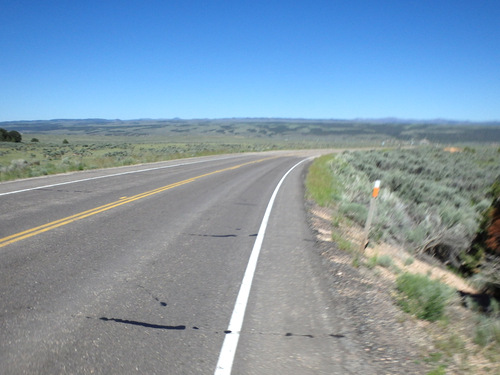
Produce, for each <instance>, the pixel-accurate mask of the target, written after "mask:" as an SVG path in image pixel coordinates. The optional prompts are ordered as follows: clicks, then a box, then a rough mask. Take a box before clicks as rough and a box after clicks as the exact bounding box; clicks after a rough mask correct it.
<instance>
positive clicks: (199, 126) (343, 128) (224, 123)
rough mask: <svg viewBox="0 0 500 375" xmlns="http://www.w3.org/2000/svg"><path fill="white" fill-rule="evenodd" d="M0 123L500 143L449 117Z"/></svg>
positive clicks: (65, 129) (488, 132)
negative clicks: (441, 118)
mask: <svg viewBox="0 0 500 375" xmlns="http://www.w3.org/2000/svg"><path fill="white" fill-rule="evenodd" d="M0 128H8V129H14V130H17V131H19V132H21V133H25V134H30V133H31V134H68V135H71V134H87V135H120V136H174V135H195V136H199V135H202V136H226V137H227V136H236V137H252V138H273V139H291V140H297V139H313V138H320V139H322V140H327V139H334V138H335V139H338V138H339V137H342V138H352V137H362V138H365V139H366V138H372V139H380V140H384V139H395V140H401V141H422V140H427V141H430V142H439V143H461V142H489V143H492V142H493V143H496V142H500V122H482V123H473V122H459V121H449V120H440V119H438V120H425V121H422V120H399V119H393V118H387V119H359V120H314V119H285V118H227V119H189V120H183V119H179V118H175V119H158V120H155V119H137V120H118V119H115V120H106V119H54V120H40V121H5V122H0Z"/></svg>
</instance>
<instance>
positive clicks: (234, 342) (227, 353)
mask: <svg viewBox="0 0 500 375" xmlns="http://www.w3.org/2000/svg"><path fill="white" fill-rule="evenodd" d="M307 160H310V158H307V159H304V160H301V161H300V162H298V163H297V164H295V165H294V166H293V167H292V168H290V169H289V170H288V172H286V173H285V175H284V176H283V177H282V178H281V180H280V182H278V185H277V186H276V188H275V189H274V192H273V195H272V196H271V199H270V200H269V203H268V205H267V208H266V212H265V213H264V218H263V219H262V223H261V224H260V228H259V233H258V234H257V238H256V239H255V243H254V245H253V249H252V253H251V254H250V258H249V260H248V264H247V268H246V270H245V275H244V276H243V280H242V282H241V286H240V291H239V292H238V297H237V298H236V303H235V305H234V309H233V313H232V315H231V320H230V321H229V326H228V328H227V331H228V333H227V334H226V336H225V338H224V342H223V344H222V348H221V351H220V354H219V360H218V361H217V366H216V368H215V373H214V375H229V374H231V370H232V367H233V361H234V355H235V354H236V347H237V346H238V340H239V338H240V332H241V327H242V326H243V319H244V317H245V312H246V308H247V303H248V297H249V295H250V289H251V287H252V281H253V277H254V274H255V269H256V267H257V260H258V259H259V254H260V250H261V248H262V242H263V240H264V235H265V234H266V228H267V223H268V221H269V216H270V215H271V210H272V208H273V205H274V201H275V199H276V196H277V195H278V190H279V189H280V187H281V184H282V183H283V181H285V178H286V177H287V176H288V174H289V173H290V172H291V171H293V170H294V169H295V167H297V166H298V165H300V164H302V163H303V162H305V161H307Z"/></svg>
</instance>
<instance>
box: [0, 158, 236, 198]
mask: <svg viewBox="0 0 500 375" xmlns="http://www.w3.org/2000/svg"><path fill="white" fill-rule="evenodd" d="M230 158H231V156H228V157H224V158H218V159H209V160H199V161H193V162H188V163H179V164H173V165H165V166H162V167H154V168H147V169H140V170H138V171H128V172H121V173H115V174H108V175H105V176H97V177H89V178H83V179H81V180H73V181H66V182H60V183H57V184H51V185H44V186H37V187H33V188H29V189H22V190H15V191H9V192H7V193H0V197H1V196H2V195H10V194H17V193H23V192H26V191H31V190H39V189H46V188H50V187H54V186H61V185H68V184H75V183H78V182H85V181H91V180H98V179H101V178H108V177H116V176H123V175H126V174H133V173H141V172H149V171H154V170H157V169H166V168H173V167H180V166H183V165H191V164H199V163H207V162H209V161H217V160H225V159H230Z"/></svg>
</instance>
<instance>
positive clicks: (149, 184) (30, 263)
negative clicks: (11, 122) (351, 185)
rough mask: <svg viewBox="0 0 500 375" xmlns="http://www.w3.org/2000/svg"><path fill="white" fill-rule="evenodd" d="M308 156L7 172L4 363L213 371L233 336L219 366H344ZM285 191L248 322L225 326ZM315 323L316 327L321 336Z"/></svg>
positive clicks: (303, 369)
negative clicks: (311, 213)
mask: <svg viewBox="0 0 500 375" xmlns="http://www.w3.org/2000/svg"><path fill="white" fill-rule="evenodd" d="M311 155H313V153H311V154H310V155H307V153H304V154H302V155H299V154H295V155H292V154H290V155H287V154H284V153H274V154H249V155H234V156H218V157H210V158H199V159H191V160H185V161H177V162H166V163H156V164H150V165H143V166H133V167H126V168H118V169H110V170H100V171H88V172H82V173H74V174H69V175H60V176H51V177H46V178H41V179H30V180H23V181H15V182H9V183H2V184H0V207H1V213H0V298H1V300H0V327H1V330H0V366H1V369H0V373H2V374H19V373H38V374H58V373H61V374H63V373H76V374H86V373H89V374H90V373H96V374H118V373H119V374H127V373H142V374H207V373H214V371H216V368H217V366H218V363H219V364H220V363H221V362H220V358H219V357H220V356H221V350H222V349H221V348H222V346H223V343H224V345H225V341H227V340H225V339H226V338H227V337H228V336H229V335H235V334H237V335H238V336H239V338H240V343H239V346H238V349H237V350H236V353H237V354H236V357H235V358H234V364H232V368H226V369H225V370H224V371H226V372H221V373H227V374H229V373H230V372H231V371H232V373H233V374H237V373H241V374H248V373H255V374H265V373H269V374H271V373H300V374H306V373H335V371H341V370H342V368H343V367H342V366H344V365H343V364H342V361H340V360H336V359H334V358H337V357H338V356H341V354H342V353H341V352H342V348H341V347H340V346H339V345H340V344H339V338H340V337H342V332H341V331H342V327H341V326H339V323H332V322H334V321H337V322H338V321H339V319H338V318H337V317H334V316H333V315H334V308H333V307H332V306H331V303H330V302H329V299H328V297H327V296H326V293H325V291H324V287H323V286H322V285H321V281H319V280H318V279H317V277H316V275H315V273H316V271H317V269H316V268H315V267H316V265H314V264H312V263H315V262H316V260H311V259H309V257H310V256H309V255H307V254H312V252H308V249H309V248H310V247H311V246H313V242H312V239H311V238H310V233H309V232H308V230H307V229H306V224H305V221H304V212H303V207H302V197H303V189H302V180H303V174H304V172H305V170H306V166H307V164H308V163H307V162H302V163H300V164H298V163H299V162H301V161H303V160H305V159H306V158H307V157H308V156H311ZM293 166H296V168H295V169H293V170H292V171H291V172H290V173H289V175H288V176H287V177H286V179H284V180H283V185H282V187H281V190H283V192H282V191H281V190H280V191H277V190H276V187H277V184H278V182H279V181H280V180H281V179H282V178H283V176H284V175H285V174H286V173H287V172H288V171H290V169H291V168H292V167H293ZM275 191H276V192H277V195H276V204H275V207H274V208H273V210H272V211H271V214H270V216H269V218H268V219H269V229H268V230H267V232H266V235H265V237H264V238H263V241H262V258H261V259H260V260H259V263H258V266H257V269H256V271H255V272H256V276H255V281H254V283H255V285H254V286H252V288H253V289H252V291H251V292H250V300H249V305H248V319H247V318H245V323H244V325H243V328H242V329H241V331H239V332H229V331H228V326H229V323H230V320H231V317H232V314H233V311H234V309H235V301H236V298H237V296H238V293H239V292H240V285H241V283H242V279H243V275H244V273H245V270H246V269H247V265H248V263H249V258H250V255H251V253H252V250H253V249H254V245H255V241H256V239H257V238H258V234H259V231H260V230H261V229H262V220H263V218H264V214H265V212H266V208H268V204H269V201H270V199H271V196H272V195H273V192H275ZM266 225H267V224H266ZM261 240H262V238H261ZM311 262H312V263H311ZM271 263H272V264H271ZM286 268H289V271H291V272H294V275H293V280H294V281H293V282H291V281H290V279H288V278H289V277H290V276H291V275H288V276H287V271H286ZM303 277H305V278H307V280H301V278H303ZM288 284H290V285H288ZM287 285H288V287H287ZM301 285H302V286H301ZM270 288H271V289H270ZM276 288H277V289H276ZM254 289H255V290H254ZM290 289H293V292H292V291H290ZM287 290H288V291H287ZM275 293H279V295H278V296H276V295H275ZM304 294H306V295H304ZM297 295H301V298H302V299H301V300H300V301H294V304H295V305H294V306H292V307H291V306H290V305H289V304H290V301H291V299H293V298H296V297H297ZM286 296H288V297H286ZM269 304H271V306H269ZM297 306H305V307H301V308H299V309H297ZM308 306H309V307H310V308H308ZM311 309H313V310H314V311H312V312H311ZM316 310H317V311H316ZM297 314H300V316H299V315H297ZM294 316H295V318H293V317H294ZM283 319H284V320H283ZM305 321H306V322H311V323H307V324H305V325H304V322H305ZM332 324H333V326H332ZM269 325H272V327H271V326H269ZM255 330H260V331H259V332H260V333H259V334H258V335H255V332H256V331H255ZM313 331H314V332H313ZM320 332H321V333H320ZM294 335H295V336H296V337H294ZM301 335H302V336H301ZM307 335H309V336H313V335H316V336H319V339H318V340H316V341H315V343H314V345H313V346H311V342H304V341H303V338H304V337H306V336H307ZM297 339H298V340H297ZM301 340H302V343H301ZM290 345H292V346H290ZM301 347H302V349H301ZM289 351H293V353H291V352H290V355H288V356H286V353H287V352H289ZM336 351H337V352H338V354H335V352H336ZM351 352H352V351H351ZM233 354H234V353H233ZM294 356H298V357H297V358H295V359H294ZM285 357H286V358H285ZM279 358H282V360H281V361H280V360H279ZM273 359H275V360H274V361H273ZM335 366H336V367H335ZM290 369H291V371H292V372H290V371H289V370H290ZM365 373H370V371H369V370H367V372H365Z"/></svg>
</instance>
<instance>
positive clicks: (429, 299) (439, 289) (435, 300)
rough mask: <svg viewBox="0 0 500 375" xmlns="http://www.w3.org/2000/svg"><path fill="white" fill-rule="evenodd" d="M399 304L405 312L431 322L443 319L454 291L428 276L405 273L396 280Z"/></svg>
mask: <svg viewBox="0 0 500 375" xmlns="http://www.w3.org/2000/svg"><path fill="white" fill-rule="evenodd" d="M396 287H397V290H398V291H399V296H398V299H397V302H398V304H399V306H401V308H402V309H403V311H405V312H407V313H409V314H412V315H415V316H416V317H417V318H419V319H423V320H429V321H431V322H433V321H436V320H439V319H441V318H443V316H444V312H445V307H446V306H447V304H448V301H449V300H450V298H451V296H452V295H453V294H454V291H453V289H451V288H450V287H448V286H447V285H445V284H443V283H440V282H439V281H434V280H431V279H429V278H428V277H427V276H423V275H415V274H411V273H404V274H402V275H400V276H399V277H398V278H397V279H396Z"/></svg>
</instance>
